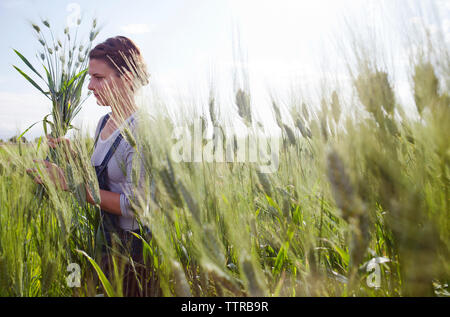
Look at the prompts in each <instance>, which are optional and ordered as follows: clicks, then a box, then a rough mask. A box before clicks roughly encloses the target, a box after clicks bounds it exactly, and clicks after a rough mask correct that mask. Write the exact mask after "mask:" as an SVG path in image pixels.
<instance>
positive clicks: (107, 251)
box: [94, 114, 149, 296]
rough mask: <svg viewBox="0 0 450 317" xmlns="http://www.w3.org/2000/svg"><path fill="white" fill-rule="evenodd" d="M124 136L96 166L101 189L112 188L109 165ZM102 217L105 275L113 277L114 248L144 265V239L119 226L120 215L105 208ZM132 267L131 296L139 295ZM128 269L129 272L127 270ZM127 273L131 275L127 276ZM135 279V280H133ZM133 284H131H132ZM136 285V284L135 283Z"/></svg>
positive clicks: (126, 280)
mask: <svg viewBox="0 0 450 317" xmlns="http://www.w3.org/2000/svg"><path fill="white" fill-rule="evenodd" d="M108 118H109V114H107V115H106V116H105V117H104V119H103V121H102V123H101V125H100V129H99V132H98V135H97V137H96V140H95V144H97V140H98V138H99V137H100V133H101V131H102V129H103V127H104V126H105V124H106V122H107V121H108ZM122 139H123V137H122V134H120V133H119V135H118V136H117V138H116V139H115V140H114V143H113V144H112V146H111V148H110V149H109V151H108V153H106V155H105V158H104V159H103V161H102V163H101V164H100V165H97V166H94V167H95V172H96V174H97V179H98V185H99V188H100V189H103V190H108V191H109V190H110V188H109V186H108V173H107V165H108V162H109V160H110V159H111V157H112V156H113V154H114V152H115V151H116V149H117V147H118V146H119V144H120V142H121V141H122ZM100 214H101V218H100V224H99V228H98V231H97V237H99V238H100V239H99V240H100V241H97V243H101V251H102V261H101V266H102V270H104V273H105V275H106V276H107V278H108V279H110V278H112V272H113V268H112V267H111V255H112V254H111V251H112V250H113V249H112V248H113V246H114V248H115V249H114V250H116V251H118V252H119V253H120V254H119V255H120V256H125V257H127V256H128V255H130V256H131V258H132V259H133V262H135V265H134V266H135V267H136V266H137V265H139V264H140V265H143V257H142V252H143V250H142V247H143V245H142V241H141V240H140V239H138V238H136V237H135V236H134V235H133V234H132V233H131V232H130V231H126V230H123V229H122V228H120V226H119V216H117V215H114V214H112V213H109V212H107V211H104V210H100ZM145 229H146V230H145V231H146V232H145V233H146V234H149V231H148V229H147V228H145ZM133 232H135V233H137V234H141V232H140V230H139V229H138V230H135V231H133ZM114 236H116V237H118V238H119V239H118V240H117V239H114ZM130 270H134V268H133V269H132V268H131V266H130V265H126V267H125V276H124V286H125V283H126V287H124V292H125V295H130V296H136V295H139V294H137V293H135V292H136V291H137V290H136V289H134V290H131V293H130V288H131V289H133V285H134V282H135V279H136V278H135V277H134V274H132V273H134V272H129V271H130ZM127 271H128V272H127ZM127 275H131V276H129V277H127ZM133 280H134V281H133ZM130 284H131V286H130ZM134 286H135V285H134Z"/></svg>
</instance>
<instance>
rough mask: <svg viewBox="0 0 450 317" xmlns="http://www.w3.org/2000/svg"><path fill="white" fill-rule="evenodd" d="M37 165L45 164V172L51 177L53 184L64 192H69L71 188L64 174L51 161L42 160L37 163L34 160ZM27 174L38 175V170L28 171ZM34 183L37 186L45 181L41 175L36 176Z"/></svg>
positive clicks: (31, 169)
mask: <svg viewBox="0 0 450 317" xmlns="http://www.w3.org/2000/svg"><path fill="white" fill-rule="evenodd" d="M34 162H35V163H44V166H45V169H44V170H43V172H44V173H47V175H49V178H50V180H51V181H52V182H53V184H54V185H55V186H56V187H57V188H59V189H62V190H64V191H68V190H69V187H68V186H67V182H66V178H65V176H64V172H63V170H62V169H61V167H59V166H58V165H56V164H54V163H51V162H49V161H45V160H41V161H37V160H34ZM27 173H28V174H30V175H32V176H33V175H34V174H36V173H37V169H36V168H29V169H27ZM34 182H35V183H37V184H44V181H43V180H42V178H41V177H40V176H39V175H34Z"/></svg>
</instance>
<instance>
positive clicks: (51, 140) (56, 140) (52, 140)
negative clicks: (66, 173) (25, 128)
mask: <svg viewBox="0 0 450 317" xmlns="http://www.w3.org/2000/svg"><path fill="white" fill-rule="evenodd" d="M47 144H48V146H49V147H51V148H52V149H56V147H57V146H58V145H60V144H63V146H67V148H68V150H69V152H70V154H71V155H72V157H76V155H77V153H76V152H75V151H74V150H73V149H72V146H71V145H70V140H69V139H67V138H64V137H59V138H53V137H52V136H51V135H50V134H47Z"/></svg>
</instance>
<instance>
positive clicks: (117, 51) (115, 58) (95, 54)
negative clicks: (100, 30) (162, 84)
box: [89, 36, 150, 86]
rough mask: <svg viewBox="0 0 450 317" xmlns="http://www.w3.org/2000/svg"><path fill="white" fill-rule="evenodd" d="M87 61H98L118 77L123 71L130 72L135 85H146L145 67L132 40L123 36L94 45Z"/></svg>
mask: <svg viewBox="0 0 450 317" xmlns="http://www.w3.org/2000/svg"><path fill="white" fill-rule="evenodd" d="M89 59H99V60H102V61H104V62H105V63H107V64H108V65H109V66H110V67H111V68H112V69H115V70H116V73H117V75H118V76H119V77H120V76H122V75H123V73H124V72H125V71H128V72H130V73H131V74H132V75H133V76H134V77H135V79H137V80H135V84H136V85H138V86H144V85H146V84H148V78H149V77H150V76H149V74H148V73H147V67H146V65H145V62H144V60H143V58H142V55H141V52H140V50H139V48H138V47H137V46H136V44H134V42H133V41H132V40H130V39H129V38H127V37H125V36H116V37H111V38H109V39H107V40H106V41H104V42H103V43H100V44H98V45H96V46H95V47H94V48H93V49H92V50H91V51H90V53H89Z"/></svg>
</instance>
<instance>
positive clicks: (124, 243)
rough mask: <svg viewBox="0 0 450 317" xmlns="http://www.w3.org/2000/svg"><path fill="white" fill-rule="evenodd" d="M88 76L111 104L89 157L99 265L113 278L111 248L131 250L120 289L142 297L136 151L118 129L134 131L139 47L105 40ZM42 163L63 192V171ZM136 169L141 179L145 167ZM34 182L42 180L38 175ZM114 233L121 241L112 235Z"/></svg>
mask: <svg viewBox="0 0 450 317" xmlns="http://www.w3.org/2000/svg"><path fill="white" fill-rule="evenodd" d="M89 75H90V81H89V86H88V89H89V90H91V91H92V92H93V94H94V96H95V97H96V99H97V104H98V105H100V106H109V107H111V112H110V113H108V114H106V115H105V116H103V117H102V118H101V119H100V121H99V123H98V126H97V129H96V133H95V135H96V140H95V147H94V152H93V154H92V157H91V163H92V165H93V166H94V167H95V170H96V174H97V178H98V181H99V187H100V209H101V216H102V217H101V219H102V220H101V226H100V228H99V230H100V231H99V233H100V234H101V235H100V236H102V237H103V239H102V245H101V247H102V248H101V249H102V254H103V256H102V263H101V266H102V269H103V270H104V271H105V272H106V274H107V276H108V277H112V276H111V275H112V274H111V272H113V267H111V265H112V261H111V259H112V258H111V255H112V254H111V251H115V252H117V251H118V252H119V253H121V255H125V256H126V254H123V253H125V252H129V253H130V255H131V257H132V259H133V261H134V262H135V263H134V265H125V276H124V287H123V291H124V293H125V295H130V296H136V295H143V293H141V292H139V289H138V287H137V285H138V284H137V283H136V277H135V274H134V273H135V271H134V270H135V268H136V267H137V266H138V265H139V263H142V262H143V261H142V244H141V240H139V239H137V238H136V237H135V236H134V235H133V234H132V232H136V233H139V234H141V232H140V231H139V225H138V223H137V221H136V218H135V216H134V213H133V211H132V208H131V203H130V200H129V197H130V196H132V195H133V194H134V192H135V190H136V189H135V188H133V185H132V180H131V174H132V173H131V170H132V161H133V159H134V158H135V149H134V148H133V147H132V146H131V145H130V144H129V143H128V142H127V141H126V139H125V138H123V137H122V134H121V129H122V128H129V129H130V130H131V131H134V130H135V126H136V111H137V108H136V104H135V102H134V96H135V92H136V90H137V89H138V88H140V87H141V86H143V85H145V84H147V83H148V75H147V72H146V67H145V64H144V62H143V59H142V56H141V53H140V51H139V49H138V48H137V46H136V45H135V44H134V43H133V42H132V41H131V40H130V39H128V38H126V37H123V36H117V37H113V38H109V39H107V40H106V41H105V42H103V43H101V44H98V45H97V46H95V47H94V48H93V49H92V50H91V52H90V53H89ZM62 141H64V142H66V143H68V144H69V145H70V143H69V140H68V139H64V138H59V139H53V138H48V142H49V145H50V146H51V147H56V146H57V144H58V143H59V142H62ZM45 164H46V167H47V170H48V172H49V174H50V175H54V176H56V177H53V178H52V179H53V180H54V182H55V183H58V182H59V185H60V186H61V188H62V189H64V190H67V184H66V182H65V178H64V175H63V172H62V170H61V169H60V168H58V167H57V166H56V165H55V164H52V163H49V162H46V163H45ZM55 171H56V173H55ZM140 171H141V175H140V177H141V178H140V179H141V180H142V179H143V176H144V175H143V174H142V173H143V172H144V169H143V168H141V169H140ZM36 181H37V182H42V181H41V180H40V179H39V178H37V179H36ZM86 197H87V201H88V203H90V204H95V202H94V199H93V198H92V195H91V193H90V191H89V190H87V187H86ZM114 235H117V237H118V238H119V239H114V238H113V236H114ZM115 241H118V242H119V243H115ZM113 245H114V250H113V248H112V247H113ZM116 254H117V253H116ZM119 262H120V261H119ZM144 295H145V294H144Z"/></svg>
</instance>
